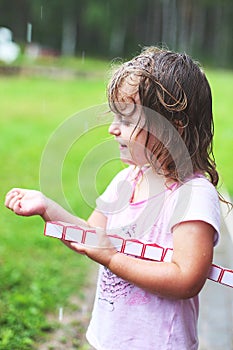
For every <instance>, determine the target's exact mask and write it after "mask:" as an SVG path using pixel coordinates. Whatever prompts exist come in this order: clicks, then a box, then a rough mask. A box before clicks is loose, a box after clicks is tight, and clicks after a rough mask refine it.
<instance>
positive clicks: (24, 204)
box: [5, 188, 47, 216]
mask: <svg viewBox="0 0 233 350" xmlns="http://www.w3.org/2000/svg"><path fill="white" fill-rule="evenodd" d="M5 206H6V207H7V208H9V209H11V210H12V211H13V212H14V213H15V214H17V215H21V216H31V215H41V216H42V215H44V213H45V211H46V209H47V208H46V197H45V196H44V195H43V194H42V193H41V192H39V191H35V190H27V189H22V188H13V189H12V190H10V191H9V192H8V193H7V195H6V199H5Z"/></svg>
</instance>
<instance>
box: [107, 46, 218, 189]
mask: <svg viewBox="0 0 233 350" xmlns="http://www.w3.org/2000/svg"><path fill="white" fill-rule="evenodd" d="M126 79H128V80H129V79H130V82H131V83H130V84H135V87H136V90H137V93H138V94H139V99H140V104H141V105H142V106H143V107H146V108H145V111H146V112H145V114H146V118H145V125H144V129H145V130H147V138H146V144H145V154H146V156H147V159H148V162H149V163H150V164H151V165H152V166H153V167H154V168H155V169H156V171H157V172H159V168H158V164H159V166H160V169H161V170H162V171H161V172H162V173H163V175H165V176H166V177H167V178H171V179H174V180H175V181H178V182H183V181H185V179H187V178H188V177H190V176H192V175H193V174H194V173H200V174H204V175H206V176H207V177H208V178H209V179H210V181H211V182H212V184H213V185H214V186H217V184H218V180H219V176H218V172H217V170H216V164H215V161H214V156H213V146H212V142H213V132H214V124H213V115H212V96H211V89H210V86H209V83H208V81H207V78H206V76H205V74H204V72H203V71H202V69H201V68H200V66H199V64H198V63H197V62H195V61H193V60H192V59H191V58H190V57H189V56H188V55H186V54H180V53H175V52H172V51H169V50H165V49H159V48H157V47H149V48H146V49H144V50H143V51H142V53H141V54H140V55H138V56H136V57H135V58H133V59H132V60H130V61H129V62H126V63H123V64H122V65H121V66H120V67H119V68H118V69H117V70H116V71H115V73H114V74H113V76H112V78H111V80H110V83H109V85H108V101H109V105H110V108H111V110H112V111H113V112H114V113H119V114H124V110H122V109H121V108H119V107H118V106H119V105H118V103H119V102H122V100H123V101H124V102H128V103H133V104H134V105H135V104H136V101H135V96H136V93H135V95H133V96H122V93H120V91H121V88H122V86H123V84H124V83H125V81H126ZM128 80H127V82H128ZM155 112H157V113H159V115H161V116H162V117H163V118H166V120H167V121H169V122H170V123H171V124H172V126H173V127H172V128H166V127H164V125H161V123H160V125H159V120H158V118H156V113H155ZM163 118H162V119H163ZM153 125H154V128H155V129H156V130H157V131H158V132H159V134H156V135H155V138H154V142H153V145H152V146H151V133H150V130H151V129H152V127H153ZM168 129H169V130H168ZM135 130H136V128H135ZM139 133H140V131H139ZM177 135H179V138H180V137H181V138H182V140H183V142H184V144H185V146H186V148H187V150H188V155H189V160H190V159H191V164H192V167H191V168H190V167H187V159H186V158H185V157H184V155H183V153H182V151H181V149H180V147H179V140H178V137H177ZM148 145H150V150H149V151H148ZM171 148H172V149H173V152H172V154H171V152H170V150H171Z"/></svg>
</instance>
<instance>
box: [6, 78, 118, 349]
mask: <svg viewBox="0 0 233 350" xmlns="http://www.w3.org/2000/svg"><path fill="white" fill-rule="evenodd" d="M105 83H106V82H105V79H104V78H101V79H100V78H95V79H91V78H88V79H84V78H82V79H81V78H79V79H78V80H69V81H63V80H62V81H59V80H52V79H44V78H23V77H10V78H5V77H0V106H1V119H0V130H1V141H0V148H1V175H0V180H1V187H0V196H1V204H0V215H1V233H0V234H1V245H0V281H1V284H0V295H1V298H0V300H1V301H0V349H4V350H7V349H9V350H12V349H30V348H32V346H33V342H34V341H36V340H37V341H38V339H39V338H40V337H41V336H42V335H43V334H46V333H47V332H48V331H50V330H52V327H53V326H52V325H49V324H48V322H47V321H46V315H47V313H49V312H52V313H55V314H56V313H57V314H58V309H59V307H60V306H62V307H64V308H65V309H66V308H68V307H69V296H70V295H72V294H78V295H81V294H82V286H83V285H84V283H85V279H86V277H87V275H88V273H87V272H88V269H89V266H90V262H89V261H88V260H87V259H86V258H85V257H83V256H78V255H77V254H75V253H74V252H72V251H69V250H68V249H67V248H66V247H65V246H63V245H62V244H61V243H60V242H59V241H58V240H56V239H50V238H46V237H44V236H43V227H44V225H43V222H42V221H41V220H40V219H39V218H38V217H33V218H19V217H17V216H16V215H14V214H13V213H12V212H10V211H9V210H7V209H6V208H5V207H4V205H3V201H4V196H5V194H6V192H7V191H8V190H9V189H10V188H11V187H15V186H17V187H26V188H35V189H39V187H40V185H39V170H40V161H41V156H42V152H43V150H44V148H45V146H46V143H47V141H48V139H49V137H50V135H51V134H52V133H53V132H54V130H55V129H56V127H57V126H58V125H59V124H60V123H62V122H63V121H64V120H65V119H66V118H68V117H70V116H71V115H73V114H75V113H76V112H77V111H80V110H82V109H85V108H87V107H89V106H92V105H96V104H101V103H103V102H105ZM105 129H106V127H105ZM105 132H106V130H105ZM105 132H104V133H105ZM102 134H103V132H102ZM94 137H95V140H94V141H93V142H96V143H98V142H101V137H102V136H101V137H100V135H99V133H97V134H96V135H95V136H94ZM104 137H105V136H104ZM92 138H93V135H92ZM86 143H87V141H85V142H84V144H83V150H84V151H85V147H86V149H88V147H90V144H89V143H87V145H86ZM84 153H85V152H84ZM73 161H76V162H77V164H78V163H80V162H81V158H80V155H76V159H71V160H69V155H68V158H67V161H66V162H68V163H67V164H68V165H69V166H70V167H71V168H72V167H75V164H73ZM111 171H112V173H113V171H115V172H116V171H117V169H115V170H114V169H113V170H112V169H111ZM72 176H73V173H72V171H71V172H69V171H68V169H66V168H65V169H64V175H63V181H64V183H68V184H69V182H70V181H71V179H72ZM90 179H91V180H92V173H90V174H89V178H87V181H90ZM109 179H110V178H109ZM69 190H70V192H69V193H68V194H67V197H69V200H70V201H71V202H72V203H75V205H76V209H77V207H79V206H80V207H81V210H79V212H80V213H81V215H82V216H83V217H87V216H88V214H89V213H90V208H89V207H88V205H86V203H85V201H83V200H82V199H81V198H80V200H79V198H78V195H77V193H75V189H74V188H71V187H69V186H68V188H67V191H69Z"/></svg>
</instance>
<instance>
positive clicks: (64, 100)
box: [0, 63, 233, 350]
mask: <svg viewBox="0 0 233 350" xmlns="http://www.w3.org/2000/svg"><path fill="white" fill-rule="evenodd" d="M102 64H103V63H101V64H100V65H101V68H100V70H101V72H102ZM96 67H97V66H96ZM90 69H91V68H90ZM92 69H93V67H92ZM106 70H108V67H107V66H106ZM208 77H209V80H210V83H211V86H212V90H213V96H214V114H215V122H216V133H215V153H216V161H217V164H218V166H219V170H220V172H221V174H222V178H223V179H224V184H225V185H226V187H227V188H228V190H229V191H230V193H231V195H233V181H232V177H231V167H230V154H227V153H228V151H230V150H233V137H232V126H233V121H232V118H231V111H232V110H233V100H232V86H233V73H232V72H225V71H208ZM105 85H106V77H105V76H104V75H103V76H102V77H100V76H99V75H98V74H97V75H93V77H90V76H88V78H78V79H76V80H75V79H71V80H59V79H56V80H55V79H49V78H40V77H37V78H35V77H34V78H29V77H28V78H26V77H9V78H6V77H0V106H1V117H0V130H1V141H0V149H1V174H0V181H1V187H0V196H1V198H2V200H1V204H0V215H1V232H0V235H1V244H0V281H1V284H0V296H1V298H0V349H4V350H8V349H9V350H12V349H14V350H17V349H31V348H33V343H34V341H38V340H39V339H40V337H42V336H44V335H46V334H47V333H48V332H49V331H51V330H52V329H53V327H54V325H51V324H49V323H48V321H47V320H46V315H47V313H49V312H52V313H54V314H56V313H57V314H58V309H59V307H60V306H62V307H64V308H68V307H69V296H70V295H72V294H78V295H81V294H82V286H83V285H84V283H85V279H86V277H87V275H88V269H89V267H90V266H91V265H90V262H89V261H88V260H87V259H86V258H85V257H83V256H78V255H77V254H75V253H74V252H72V251H69V250H68V249H67V248H66V247H64V246H63V245H62V244H61V243H60V242H59V241H57V240H56V239H50V238H46V237H44V236H43V223H42V221H41V220H40V219H39V218H38V217H33V218H19V217H17V216H15V215H14V214H13V213H12V212H10V211H9V210H7V209H6V208H5V207H4V205H3V200H4V196H5V193H6V192H7V191H8V190H9V189H10V188H11V187H14V186H17V187H26V188H35V189H39V188H40V180H39V173H40V162H41V157H42V154H43V151H44V150H46V144H47V142H48V139H49V137H50V136H51V135H52V134H53V132H54V130H55V129H56V128H57V127H58V126H59V125H62V124H61V123H63V122H64V121H65V120H69V119H67V118H69V117H70V116H72V115H74V114H75V113H77V112H78V111H80V110H85V109H86V108H87V107H90V106H95V105H98V104H102V103H103V102H105ZM83 113H84V114H83ZM85 116H86V112H82V113H81V118H84V117H85ZM90 118H91V117H90ZM82 120H83V119H82ZM90 121H91V119H90ZM75 132H76V130H75V128H74V130H73V135H74V134H75ZM79 134H80V130H78V129H77V140H75V141H76V142H74V143H73V144H72V147H70V148H69V150H68V152H67V154H66V155H65V157H64V162H63V163H62V166H63V168H62V190H63V196H64V198H65V199H66V201H67V202H68V204H69V206H70V208H71V209H72V210H73V211H74V212H75V213H79V214H80V215H81V216H83V217H87V216H88V215H89V213H90V212H91V210H92V209H91V207H92V206H93V205H94V198H95V195H96V194H98V193H99V192H101V191H102V190H103V189H104V187H105V185H106V183H107V182H108V181H109V180H110V179H111V177H112V176H113V175H114V174H115V173H116V172H117V171H118V170H119V169H120V168H121V167H122V165H121V164H120V163H119V162H118V161H117V160H116V159H114V157H112V156H111V152H109V153H107V160H108V162H107V163H104V157H105V155H104V153H105V152H107V151H111V150H113V151H115V148H114V146H112V144H111V143H110V144H108V139H106V137H107V125H106V124H105V123H104V122H103V121H102V120H101V119H100V126H99V127H95V128H93V130H90V131H89V132H87V133H83V135H81V136H80V137H79V138H78V135H79ZM63 141H64V140H63ZM105 141H106V146H104V147H105V148H99V149H98V145H101V147H102V145H104V142H105ZM103 150H104V151H103ZM95 151H97V153H98V152H99V156H98V157H97V156H95ZM57 154H58V156H59V148H58V149H57ZM99 157H100V159H99ZM83 160H86V161H87V162H86V163H82V161H83ZM98 164H103V166H102V167H99V165H98ZM80 169H81V170H80ZM52 170H53V162H52V159H51V164H49V167H48V174H47V175H48V180H49V176H50V172H51V173H52ZM81 171H83V172H82V183H81V191H80V188H79V186H78V184H77V175H78V174H79V173H80V172H81ZM95 181H97V188H95V187H94V184H95ZM53 185H54V184H52V185H51V193H52V194H53V196H54V198H55V199H57V200H59V199H60V197H59V195H61V193H57V192H59V191H57V190H56V187H55V185H54V186H53ZM93 189H94V191H93ZM48 191H50V188H49V189H48ZM83 192H85V193H87V195H86V197H85V198H82V193H83ZM93 192H94V193H93ZM64 198H63V199H64Z"/></svg>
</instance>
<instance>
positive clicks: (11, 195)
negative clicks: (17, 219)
mask: <svg viewBox="0 0 233 350" xmlns="http://www.w3.org/2000/svg"><path fill="white" fill-rule="evenodd" d="M18 195H19V191H17V190H16V189H12V190H10V191H9V192H8V193H7V194H6V197H5V205H6V206H8V203H10V201H11V200H12V199H13V198H15V197H16V196H18Z"/></svg>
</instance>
